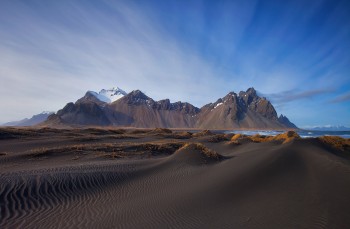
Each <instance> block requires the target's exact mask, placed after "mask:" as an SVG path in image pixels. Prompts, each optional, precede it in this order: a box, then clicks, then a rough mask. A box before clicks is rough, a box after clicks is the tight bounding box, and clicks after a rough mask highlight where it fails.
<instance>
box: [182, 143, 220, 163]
mask: <svg viewBox="0 0 350 229" xmlns="http://www.w3.org/2000/svg"><path fill="white" fill-rule="evenodd" d="M180 150H182V151H184V150H186V151H189V152H191V153H192V152H194V151H199V152H200V153H201V155H202V157H204V159H212V160H222V159H224V157H223V156H222V155H220V154H218V153H217V152H215V151H213V150H211V149H208V148H207V147H206V146H204V145H203V144H201V143H186V144H185V145H184V146H183V147H181V148H180Z"/></svg>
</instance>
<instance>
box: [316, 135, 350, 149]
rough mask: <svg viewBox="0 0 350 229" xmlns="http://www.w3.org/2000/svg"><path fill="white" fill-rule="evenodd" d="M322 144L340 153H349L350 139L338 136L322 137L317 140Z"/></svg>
mask: <svg viewBox="0 0 350 229" xmlns="http://www.w3.org/2000/svg"><path fill="white" fill-rule="evenodd" d="M318 139H319V140H320V141H321V142H323V143H324V144H327V145H329V146H331V147H333V148H336V149H338V150H340V151H350V139H345V138H341V137H338V136H323V137H319V138H318Z"/></svg>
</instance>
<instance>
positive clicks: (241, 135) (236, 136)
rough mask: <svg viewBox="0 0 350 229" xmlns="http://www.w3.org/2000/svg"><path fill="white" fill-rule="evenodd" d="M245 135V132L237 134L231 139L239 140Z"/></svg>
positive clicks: (233, 140)
mask: <svg viewBox="0 0 350 229" xmlns="http://www.w3.org/2000/svg"><path fill="white" fill-rule="evenodd" d="M244 137H245V136H244V135H243V134H235V135H233V136H232V138H231V141H232V142H237V140H238V139H243V138H244Z"/></svg>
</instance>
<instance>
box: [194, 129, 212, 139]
mask: <svg viewBox="0 0 350 229" xmlns="http://www.w3.org/2000/svg"><path fill="white" fill-rule="evenodd" d="M209 135H214V134H213V133H212V132H211V131H210V130H203V131H201V132H197V133H194V134H193V135H192V136H193V137H203V136H209Z"/></svg>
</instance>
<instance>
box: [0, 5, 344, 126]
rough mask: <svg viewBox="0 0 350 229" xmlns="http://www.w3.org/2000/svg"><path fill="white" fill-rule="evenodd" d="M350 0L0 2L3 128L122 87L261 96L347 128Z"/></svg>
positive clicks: (173, 96)
mask: <svg viewBox="0 0 350 229" xmlns="http://www.w3.org/2000/svg"><path fill="white" fill-rule="evenodd" d="M349 12H350V1H348V0H343V1H342V0H323V1H322V0H308V1H305V0H294V1H288V0H284V1H278V0H260V1H259V0H251V1H250V0H241V1H240V0H236V1H234V0H231V1H220V0H217V1H211V0H208V1H185V0H177V1H171V0H169V1H163V0H159V1H151V0H149V1H147V0H143V1H140V0H134V1H130V0H128V1H123V0H120V1H107V0H105V1H104V0H100V1H95V0H90V1H89V0H80V1H79V0H60V1H54V0H41V1H34V0H23V1H17V0H1V1H0V123H4V122H8V121H14V120H19V119H22V118H25V117H31V116H32V115H34V114H38V113H41V112H42V111H47V110H48V111H57V110H59V109H61V108H62V107H63V106H64V105H65V104H66V103H68V102H74V101H76V100H77V99H79V98H80V97H82V96H83V95H84V94H85V92H86V91H88V90H93V91H99V90H100V89H102V88H106V89H107V88H112V87H114V86H118V87H120V88H122V89H124V90H125V91H127V92H130V91H132V90H135V89H140V90H141V91H143V92H144V93H146V94H147V95H148V96H150V97H152V98H153V99H155V100H160V99H165V98H169V99H170V100H171V101H172V102H176V101H187V102H190V103H192V104H193V105H195V106H197V107H201V106H203V105H205V104H207V103H209V102H215V101H216V100H217V99H218V98H221V97H224V96H225V95H226V94H227V93H229V92H230V91H234V92H237V93H238V92H239V91H245V90H247V88H249V87H254V88H255V89H256V90H257V91H258V93H259V95H261V96H264V97H266V98H267V99H269V100H270V101H271V102H272V104H273V105H274V106H275V108H276V110H277V113H278V114H284V115H286V116H287V117H288V118H289V119H290V120H291V121H292V122H294V123H295V124H296V125H297V126H299V127H305V126H322V125H345V126H350V75H349V74H350V51H349V50H350V13H349Z"/></svg>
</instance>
